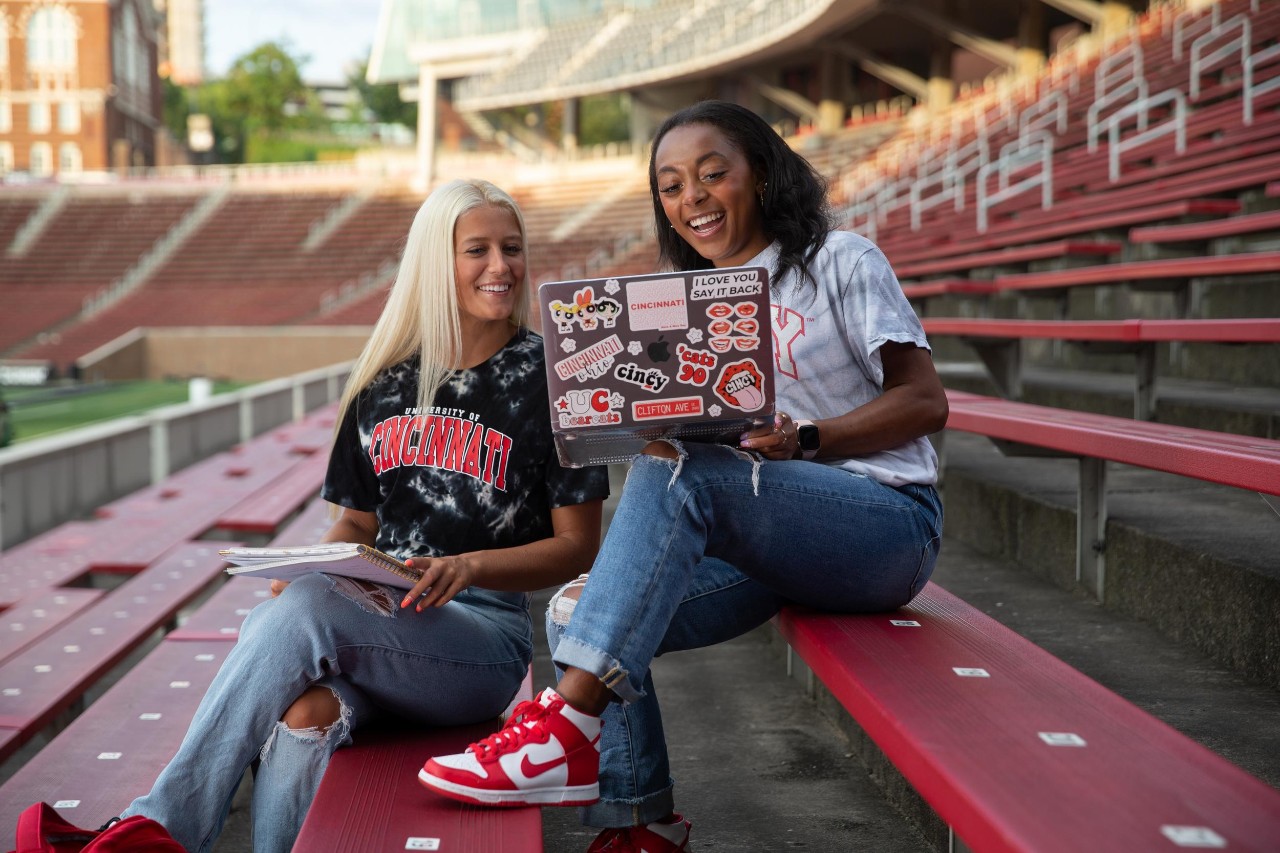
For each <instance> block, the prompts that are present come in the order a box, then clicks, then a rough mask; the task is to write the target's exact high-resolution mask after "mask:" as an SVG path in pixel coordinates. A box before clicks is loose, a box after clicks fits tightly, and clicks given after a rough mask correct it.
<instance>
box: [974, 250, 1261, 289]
mask: <svg viewBox="0 0 1280 853" xmlns="http://www.w3.org/2000/svg"><path fill="white" fill-rule="evenodd" d="M1274 272H1280V252H1247V253H1243V254H1238V255H1209V256H1205V257H1196V258H1162V259H1159V260H1154V261H1130V262H1127V263H1120V264H1099V265H1097V266H1090V267H1076V268H1074V269H1066V270H1051V271H1048V272H1030V273H1015V274H1012V275H998V276H996V277H995V285H996V288H997V289H999V290H1002V291H1004V290H1017V291H1028V290H1040V291H1044V290H1058V289H1062V288H1068V287H1079V286H1082V285H1094V284H1122V283H1128V284H1130V285H1133V286H1138V285H1141V286H1142V287H1145V288H1156V287H1183V286H1185V284H1186V282H1187V281H1188V280H1190V279H1193V278H1205V277H1214V278H1217V277H1226V276H1237V275H1261V274H1266V273H1274Z"/></svg>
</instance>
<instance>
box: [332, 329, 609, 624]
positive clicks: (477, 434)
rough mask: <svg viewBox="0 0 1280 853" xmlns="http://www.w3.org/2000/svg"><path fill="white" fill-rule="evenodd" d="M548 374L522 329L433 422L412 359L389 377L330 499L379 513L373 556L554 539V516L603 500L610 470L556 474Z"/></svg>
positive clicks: (447, 389) (345, 436)
mask: <svg viewBox="0 0 1280 853" xmlns="http://www.w3.org/2000/svg"><path fill="white" fill-rule="evenodd" d="M543 363H544V362H543V348H542V338H541V337H539V336H538V335H537V334H536V333H534V332H532V331H529V330H527V329H521V330H519V331H518V332H517V333H516V334H515V336H513V337H512V338H511V340H510V341H509V342H508V343H507V344H506V346H504V347H503V348H502V349H501V350H499V351H498V352H497V353H496V354H495V355H494V356H493V357H492V358H490V359H489V360H488V361H486V362H484V363H483V364H481V365H479V366H477V367H474V368H471V369H469V370H463V371H459V372H458V373H456V374H455V375H454V376H453V378H452V379H450V380H449V381H448V382H447V383H445V385H444V386H443V387H442V388H441V389H440V390H439V392H438V393H437V394H436V398H435V400H434V402H433V404H432V406H431V407H430V408H429V409H428V410H427V411H419V410H418V408H417V400H418V360H417V358H416V357H415V358H412V359H409V360H407V361H404V362H401V363H400V364H398V365H396V366H394V367H391V368H388V369H387V370H384V371H383V372H382V373H381V374H379V375H378V377H377V378H376V379H375V380H374V381H373V382H372V383H370V385H369V387H368V388H367V389H365V391H364V392H362V393H361V394H360V396H359V397H357V398H356V403H355V405H353V406H352V407H351V408H350V410H349V411H348V412H347V414H346V417H345V419H344V420H343V423H342V426H341V429H340V430H339V432H338V436H337V440H336V442H335V443H334V449H333V452H332V454H331V455H330V458H329V470H328V474H327V475H326V476H325V483H324V491H323V492H322V494H323V497H324V499H325V500H327V501H329V502H331V503H335V504H338V505H340V506H344V507H349V508H351V509H355V510H361V511H364V512H374V513H376V514H377V516H378V525H379V529H378V538H377V542H376V547H377V548H378V549H380V550H382V551H386V552H387V553H388V554H392V555H394V556H396V557H400V558H401V559H404V558H407V557H413V556H431V557H443V556H450V555H452V554H461V553H466V552H469V551H479V550H484V549H490V548H509V547H513V546H517V545H525V544H527V543H529V542H534V541H536V540H539V539H544V538H546V537H548V536H550V535H551V534H552V532H553V531H552V527H551V510H552V509H554V508H556V507H562V506H571V505H574V504H580V503H585V502H587V501H592V500H598V499H601V498H604V497H607V496H608V494H609V478H608V471H607V469H606V468H604V467H588V468H576V469H575V468H562V467H561V466H560V463H559V461H558V460H557V457H556V451H555V445H554V444H553V442H552V439H551V414H550V410H549V408H548V404H547V380H546V372H545V371H544V369H543ZM486 597H500V598H503V599H512V600H511V601H508V602H505V603H508V604H516V603H517V602H519V603H520V604H523V603H524V599H523V598H522V597H521V596H514V597H513V596H512V595H511V594H502V593H488V594H487V596H486ZM460 598H461V596H460Z"/></svg>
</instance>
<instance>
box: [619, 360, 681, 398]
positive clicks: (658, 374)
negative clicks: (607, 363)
mask: <svg viewBox="0 0 1280 853" xmlns="http://www.w3.org/2000/svg"><path fill="white" fill-rule="evenodd" d="M613 375H614V376H616V377H617V378H619V379H621V380H622V381H623V382H630V383H631V384H632V385H639V386H640V387H641V388H643V389H644V390H646V391H652V392H653V393H655V394H657V393H659V392H660V391H662V389H663V388H666V387H667V383H668V382H670V381H671V377H670V376H667V374H665V373H663V372H662V371H661V370H659V369H658V368H656V367H641V366H640V365H638V364H636V363H635V362H634V361H628V362H626V363H625V364H619V365H618V366H617V367H615V368H614V369H613Z"/></svg>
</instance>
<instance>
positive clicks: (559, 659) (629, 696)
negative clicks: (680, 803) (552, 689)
mask: <svg viewBox="0 0 1280 853" xmlns="http://www.w3.org/2000/svg"><path fill="white" fill-rule="evenodd" d="M551 659H552V660H554V661H555V662H556V663H558V664H560V666H561V667H568V666H572V667H576V668H578V669H581V670H584V671H586V672H589V673H591V674H592V675H594V676H595V677H596V678H598V679H600V680H601V681H602V682H604V686H605V687H608V688H609V689H610V690H612V691H613V693H614V695H615V696H617V697H618V698H619V699H621V700H622V701H623V702H624V703H626V702H634V701H636V700H637V699H639V698H641V697H642V696H644V695H645V693H644V691H643V690H641V689H639V688H637V687H636V686H635V685H633V684H632V683H631V673H630V672H628V671H627V670H626V668H624V667H623V665H622V661H620V660H618V659H617V658H615V657H613V656H612V655H610V654H608V653H607V652H604V651H602V650H600V649H597V648H595V647H594V646H589V645H587V644H586V643H584V642H582V641H581V640H576V639H574V638H573V637H561V638H560V644H559V645H558V646H556V651H555V654H554V655H553V656H552V658H551ZM659 817H664V815H659Z"/></svg>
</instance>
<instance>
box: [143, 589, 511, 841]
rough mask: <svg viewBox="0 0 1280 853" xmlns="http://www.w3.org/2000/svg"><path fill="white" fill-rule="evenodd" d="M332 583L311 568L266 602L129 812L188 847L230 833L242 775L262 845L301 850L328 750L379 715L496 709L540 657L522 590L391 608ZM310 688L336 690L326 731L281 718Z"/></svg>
mask: <svg viewBox="0 0 1280 853" xmlns="http://www.w3.org/2000/svg"><path fill="white" fill-rule="evenodd" d="M351 595H352V594H351V592H350V591H345V590H344V589H342V588H339V587H338V586H337V585H336V583H335V580H334V578H331V577H330V576H328V575H323V574H314V575H308V576H306V577H303V578H300V579H298V580H296V581H294V582H293V583H291V584H289V586H288V587H286V588H285V590H284V592H283V593H282V594H281V595H280V596H279V597H277V598H273V599H269V600H267V601H264V602H262V603H261V604H259V605H258V606H257V607H255V608H254V609H253V611H252V612H251V613H250V614H249V616H248V617H247V618H246V619H245V621H244V625H243V626H242V628H241V630H240V638H239V640H238V641H237V643H236V646H235V648H234V649H232V651H231V653H230V654H229V655H228V656H227V659H226V661H225V662H224V663H223V665H222V669H221V670H219V672H218V675H217V677H215V678H214V681H213V683H212V684H211V685H210V686H209V690H208V692H207V693H205V696H204V699H203V700H202V701H201V702H200V707H199V709H197V711H196V714H195V717H194V719H193V720H192V722H191V727H190V728H189V729H188V730H187V734H186V737H185V738H184V739H183V741H182V746H181V747H179V749H178V753H177V755H175V756H174V758H173V760H172V761H170V762H169V764H168V765H167V766H166V767H165V768H164V770H163V771H162V772H161V773H160V776H159V778H158V779H157V780H156V783H155V786H154V787H153V788H152V790H151V792H150V793H149V794H146V795H145V796H142V797H139V798H138V799H137V800H134V802H133V803H132V804H130V806H129V807H128V809H126V810H125V811H124V812H123V815H122V816H125V817H127V816H130V815H135V814H141V815H145V816H147V817H149V818H152V819H154V820H157V821H159V822H160V823H161V824H162V825H163V826H164V827H165V828H166V829H168V830H169V832H170V833H171V834H172V835H173V837H174V838H176V839H177V840H178V842H179V843H180V844H182V845H183V846H184V847H185V848H186V849H187V850H189V851H190V853H205V851H208V850H210V849H211V848H212V847H213V842H214V840H215V839H216V838H217V836H218V833H219V832H221V830H222V824H223V822H224V821H225V820H226V817H227V813H228V811H229V810H230V807H231V799H232V797H233V795H234V794H235V791H236V788H237V787H238V786H239V784H240V780H241V777H242V776H243V775H244V771H245V769H246V768H247V767H249V766H250V765H251V764H252V763H253V762H254V761H258V760H259V759H260V761H259V766H258V769H257V772H256V775H255V777H254V785H253V805H252V809H253V838H254V845H253V846H254V850H255V851H257V853H277V851H280V853H284V851H288V850H290V849H291V848H292V847H293V841H294V838H295V837H296V836H297V834H298V830H299V828H300V827H301V826H302V819H303V818H304V817H305V816H306V813H307V809H308V808H309V807H310V804H311V800H312V798H313V797H314V795H315V791H316V788H317V786H318V785H319V783H320V777H321V775H323V773H324V769H325V767H326V766H327V765H328V762H329V757H330V756H331V755H332V754H333V753H334V751H336V750H337V749H338V748H339V747H341V746H344V745H346V744H348V743H350V742H351V732H352V730H353V729H355V728H357V727H358V726H361V725H365V724H367V723H369V721H370V720H372V719H374V718H376V717H377V716H378V715H379V714H381V713H384V712H386V713H389V714H391V715H395V716H397V717H400V718H403V719H407V720H409V721H412V722H414V723H417V724H420V725H423V726H453V725H460V724H464V723H474V722H479V721H481V720H485V719H488V718H490V717H496V716H497V715H498V714H500V713H501V712H502V710H503V709H504V708H505V707H506V706H507V704H508V703H509V702H510V701H511V699H512V697H514V696H515V693H516V690H517V689H518V688H519V686H520V682H521V681H522V680H523V678H524V676H525V673H526V672H527V671H528V667H529V661H530V658H531V656H532V650H533V646H532V635H531V626H530V623H529V616H528V611H527V609H526V608H525V607H521V606H520V603H521V602H522V601H523V596H518V595H510V594H501V593H488V592H485V591H481V590H466V591H464V592H463V593H462V594H460V595H459V596H458V597H457V598H456V599H454V600H453V601H451V602H449V603H448V604H446V605H445V606H444V607H441V608H439V609H432V610H428V611H425V612H423V613H417V612H415V611H414V610H412V609H408V610H400V609H399V598H400V596H402V595H403V592H400V593H399V594H398V595H397V594H395V593H394V591H393V594H392V596H391V598H392V599H394V600H395V607H393V608H391V609H390V611H391V612H387V610H386V609H385V608H377V607H374V606H373V605H372V604H371V602H370V600H369V599H368V597H367V596H366V597H361V599H360V600H359V601H358V602H357V600H355V599H353V598H352V597H351ZM312 685H321V686H325V687H328V688H330V689H331V690H333V691H334V693H335V695H336V696H337V698H338V700H339V704H340V706H341V715H340V717H339V719H338V720H337V721H335V722H334V724H333V725H331V726H329V727H328V729H327V730H324V731H323V732H322V731H318V730H316V729H307V730H301V731H294V730H292V729H289V728H288V727H287V726H286V725H285V724H284V723H283V722H281V721H280V720H281V717H282V716H283V715H284V712H285V711H286V709H288V707H289V706H290V705H292V704H293V701H294V700H295V699H296V698H297V697H298V696H299V695H301V694H302V693H303V691H305V690H306V689H307V688H308V687H310V686H312Z"/></svg>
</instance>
